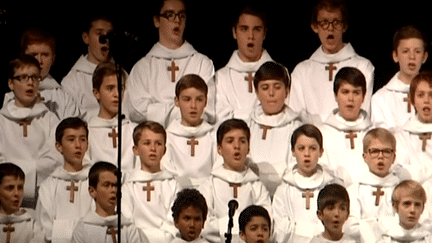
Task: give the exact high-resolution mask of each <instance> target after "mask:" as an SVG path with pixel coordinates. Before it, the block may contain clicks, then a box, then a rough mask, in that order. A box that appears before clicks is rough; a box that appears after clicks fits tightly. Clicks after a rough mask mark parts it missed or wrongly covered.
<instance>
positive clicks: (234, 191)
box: [229, 183, 242, 198]
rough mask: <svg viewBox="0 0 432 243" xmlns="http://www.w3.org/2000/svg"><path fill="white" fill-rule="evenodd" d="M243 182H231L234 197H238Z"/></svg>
mask: <svg viewBox="0 0 432 243" xmlns="http://www.w3.org/2000/svg"><path fill="white" fill-rule="evenodd" d="M241 185H242V184H241V183H230V184H229V186H230V187H232V188H233V194H234V198H237V197H238V188H239V187H241Z"/></svg>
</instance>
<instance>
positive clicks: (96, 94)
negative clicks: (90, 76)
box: [93, 89, 100, 101]
mask: <svg viewBox="0 0 432 243" xmlns="http://www.w3.org/2000/svg"><path fill="white" fill-rule="evenodd" d="M93 95H94V96H95V97H96V100H97V101H99V99H100V93H99V90H97V89H93Z"/></svg>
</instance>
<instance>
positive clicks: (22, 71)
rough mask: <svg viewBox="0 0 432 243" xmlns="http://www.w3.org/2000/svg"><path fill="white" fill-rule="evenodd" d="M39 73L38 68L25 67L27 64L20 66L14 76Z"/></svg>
mask: <svg viewBox="0 0 432 243" xmlns="http://www.w3.org/2000/svg"><path fill="white" fill-rule="evenodd" d="M39 72H40V71H39V68H38V67H36V66H34V65H27V64H26V65H25V66H21V67H19V68H16V69H15V74H16V75H20V74H30V75H32V74H38V73H39Z"/></svg>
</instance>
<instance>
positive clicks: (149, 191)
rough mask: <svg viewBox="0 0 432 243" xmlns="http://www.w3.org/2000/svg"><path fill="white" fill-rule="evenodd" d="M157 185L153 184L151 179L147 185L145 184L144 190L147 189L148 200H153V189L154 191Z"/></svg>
mask: <svg viewBox="0 0 432 243" xmlns="http://www.w3.org/2000/svg"><path fill="white" fill-rule="evenodd" d="M154 189H155V187H154V186H152V185H151V181H147V186H143V191H147V202H150V201H151V191H154Z"/></svg>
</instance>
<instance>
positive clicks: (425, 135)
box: [419, 132, 431, 152]
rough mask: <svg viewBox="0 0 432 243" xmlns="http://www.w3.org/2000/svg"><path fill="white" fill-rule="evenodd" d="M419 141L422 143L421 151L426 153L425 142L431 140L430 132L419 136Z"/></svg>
mask: <svg viewBox="0 0 432 243" xmlns="http://www.w3.org/2000/svg"><path fill="white" fill-rule="evenodd" d="M419 137H420V140H423V143H422V151H423V152H424V151H426V145H427V140H428V139H431V133H430V132H425V133H422V134H419Z"/></svg>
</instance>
